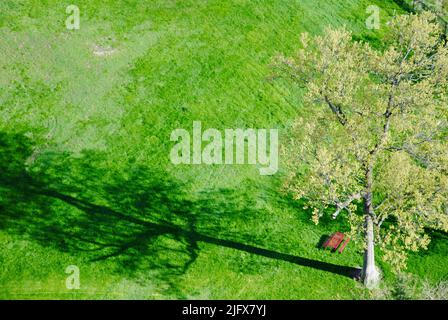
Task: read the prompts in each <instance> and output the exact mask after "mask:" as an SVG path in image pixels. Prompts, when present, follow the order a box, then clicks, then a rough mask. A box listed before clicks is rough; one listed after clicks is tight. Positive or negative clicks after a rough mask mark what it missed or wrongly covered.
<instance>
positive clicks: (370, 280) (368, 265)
mask: <svg viewBox="0 0 448 320" xmlns="http://www.w3.org/2000/svg"><path fill="white" fill-rule="evenodd" d="M372 185H373V167H372V166H371V165H370V166H369V167H368V168H367V170H366V192H365V194H364V215H365V241H366V243H365V246H366V247H365V251H364V266H363V268H362V272H361V277H362V280H363V282H364V285H365V286H366V287H367V288H369V289H373V288H375V287H376V286H377V285H378V284H379V281H380V274H379V272H378V269H377V268H376V265H375V234H374V232H373V227H374V225H373V216H374V215H375V213H374V210H373V203H372V202H373V194H372Z"/></svg>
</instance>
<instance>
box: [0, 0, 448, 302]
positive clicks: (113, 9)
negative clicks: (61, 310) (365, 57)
mask: <svg viewBox="0 0 448 320" xmlns="http://www.w3.org/2000/svg"><path fill="white" fill-rule="evenodd" d="M71 3H72V2H66V1H56V0H54V1H53V0H45V1H43V0H39V1H37V0H35V1H31V0H2V1H1V2H0V69H1V72H0V106H1V108H0V172H1V175H0V243H1V246H0V298H1V299H11V298H12V299H193V298H197V299H334V298H336V299H359V298H362V297H365V298H368V297H369V295H368V293H367V292H366V291H365V290H364V289H363V287H362V286H361V285H360V284H358V283H357V282H356V281H354V280H353V279H351V277H350V274H351V272H352V271H353V270H352V269H353V268H354V267H359V266H360V265H361V264H362V250H361V244H360V243H356V242H350V244H349V245H348V247H347V248H346V250H345V251H344V253H343V254H338V253H331V252H329V251H324V250H322V249H320V248H319V243H320V242H321V241H322V238H323V237H325V236H326V235H328V234H330V233H331V232H334V231H336V230H339V231H347V228H348V226H347V225H346V224H344V223H343V221H341V220H336V221H329V220H328V221H327V220H324V221H322V222H321V223H320V224H319V225H318V226H316V225H314V224H313V223H312V222H311V220H310V213H309V212H307V211H306V210H304V209H303V208H302V207H301V206H300V204H298V203H295V202H294V201H292V200H290V199H289V197H288V196H287V195H285V194H284V193H282V192H281V184H282V175H283V172H282V170H281V167H280V172H279V173H278V174H277V175H274V176H260V175H259V172H258V169H257V167H256V166H253V165H214V166H207V165H191V166H188V165H180V166H174V165H172V164H171V162H170V159H169V154H170V149H171V148H172V146H173V142H171V141H170V133H171V131H172V130H174V129H176V128H185V129H187V130H191V127H192V123H193V121H201V122H202V125H203V127H204V128H216V129H218V130H223V129H226V128H278V129H279V130H280V135H281V136H282V135H286V134H287V129H286V128H287V127H288V125H289V124H290V123H291V121H292V120H293V119H294V117H296V116H297V115H298V114H300V112H301V92H300V90H298V89H297V88H295V87H293V86H292V85H290V84H288V83H286V82H283V81H280V80H279V81H274V80H272V78H271V72H272V71H271V70H270V68H269V63H270V61H271V59H272V57H273V56H274V55H275V54H276V53H277V52H282V53H285V54H292V53H293V52H294V50H295V49H296V48H298V43H299V41H298V40H299V35H300V33H301V32H304V31H308V32H310V33H311V34H319V33H321V32H322V31H323V29H324V28H325V27H326V26H333V27H338V26H342V25H346V26H347V28H349V29H350V30H352V31H353V32H354V34H355V36H356V37H357V38H358V39H365V40H367V41H371V42H372V43H374V44H378V45H379V44H380V43H381V37H382V36H383V32H384V28H382V29H380V30H379V31H374V30H367V29H366V27H365V20H366V18H367V16H368V14H367V13H366V8H367V7H368V6H369V5H372V4H376V5H378V6H379V7H380V8H381V18H382V19H384V20H383V21H384V22H385V21H386V19H387V17H388V16H390V15H392V14H394V13H397V12H401V11H402V9H401V8H400V7H398V5H397V4H396V3H395V2H394V1H379V0H344V1H336V0H335V1H328V0H301V1H298V0H297V1H290V0H231V1H219V0H201V1H197V0H196V1H192V0H191V1H188V0H184V1H175V0H145V1H141V0H108V1H97V0H94V1H93V0H77V1H76V3H75V4H76V5H77V6H78V7H79V9H80V13H81V24H80V29H79V30H67V29H66V28H65V19H66V18H67V16H68V14H67V13H66V12H65V9H66V7H67V5H69V4H71ZM447 246H448V240H447V239H446V236H445V235H443V234H435V236H434V241H433V243H432V245H431V246H430V249H429V250H428V251H425V252H421V253H419V254H414V255H412V256H411V258H410V261H409V270H408V271H409V272H411V273H413V274H415V275H417V276H418V277H420V278H422V279H423V278H426V277H429V280H430V281H434V282H435V281H439V280H441V279H445V278H446V277H447V274H448V270H447V268H446V265H447V263H448V257H447V256H446V251H447ZM70 265H75V266H77V267H78V268H79V270H80V281H81V284H80V289H77V290H69V289H67V287H66V278H67V277H68V274H66V273H65V270H66V268H67V266H70ZM380 265H381V266H382V267H383V270H384V276H385V280H386V282H393V281H394V275H393V274H392V273H391V272H390V271H389V270H388V267H387V266H386V265H383V264H382V263H381V261H380Z"/></svg>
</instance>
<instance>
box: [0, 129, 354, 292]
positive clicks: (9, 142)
mask: <svg viewBox="0 0 448 320" xmlns="http://www.w3.org/2000/svg"><path fill="white" fill-rule="evenodd" d="M33 150H34V149H33V145H32V143H31V141H30V140H29V139H27V138H26V137H24V136H23V135H19V134H17V135H14V134H6V133H0V170H1V173H2V174H1V176H0V192H1V196H0V218H1V219H0V228H1V229H3V230H6V231H7V232H10V233H14V234H19V235H21V236H22V237H24V238H26V239H29V240H32V241H37V242H38V243H40V244H42V245H44V246H49V247H53V248H56V249H58V250H61V251H63V252H69V253H74V254H83V255H86V256H88V257H89V259H90V261H92V262H97V261H104V260H109V261H113V262H114V264H115V265H116V266H117V268H116V270H115V271H116V272H117V273H119V274H120V275H122V276H126V277H132V278H135V279H143V280H142V281H145V280H148V279H150V280H151V281H153V282H154V281H158V282H159V283H160V284H163V287H164V288H165V289H164V290H165V291H164V292H163V293H164V294H169V295H172V296H175V297H177V298H185V296H184V295H183V294H182V290H181V289H180V288H179V287H178V286H177V281H176V279H177V277H179V276H182V275H183V274H185V272H186V271H187V270H188V268H189V267H190V266H191V264H192V263H194V262H195V260H196V258H197V257H198V255H199V252H200V246H199V243H200V242H204V243H208V244H214V245H217V246H222V247H226V248H231V249H235V250H239V251H244V252H247V253H250V254H255V255H258V256H263V257H267V258H271V259H276V260H281V261H286V262H290V263H294V264H297V265H300V266H304V267H309V268H313V269H318V270H322V271H326V272H330V273H333V274H338V275H341V276H346V277H352V275H353V272H354V271H355V270H356V269H354V268H350V267H344V266H339V265H335V264H331V263H326V262H321V261H316V260H312V259H307V258H304V257H297V256H294V255H289V254H286V253H281V252H277V251H274V250H269V249H265V248H261V247H259V246H256V245H253V244H250V243H254V242H255V241H256V239H254V238H253V236H251V235H248V234H246V235H244V234H240V233H239V232H236V231H232V230H229V228H228V222H229V221H232V220H234V219H245V218H246V217H248V216H251V215H256V213H257V211H256V210H255V209H254V208H255V207H256V206H255V205H254V203H253V201H254V200H253V199H251V198H250V195H247V194H244V193H241V192H238V191H235V190H229V189H214V190H207V191H205V192H201V193H199V194H190V193H189V192H188V185H186V184H183V183H180V182H179V181H176V180H175V179H173V178H171V177H169V175H168V174H167V173H166V172H161V171H157V170H154V169H151V168H148V167H141V166H135V165H134V166H129V167H128V168H125V169H117V170H110V168H109V167H108V165H107V156H106V155H104V154H101V153H98V152H83V153H82V154H81V155H78V156H76V157H75V156H73V155H70V154H68V153H57V152H55V153H51V152H47V153H45V154H42V155H40V156H39V158H38V160H36V159H34V151H33ZM30 159H32V160H33V161H34V163H33V164H32V165H30V166H27V165H26V164H27V163H29V162H30Z"/></svg>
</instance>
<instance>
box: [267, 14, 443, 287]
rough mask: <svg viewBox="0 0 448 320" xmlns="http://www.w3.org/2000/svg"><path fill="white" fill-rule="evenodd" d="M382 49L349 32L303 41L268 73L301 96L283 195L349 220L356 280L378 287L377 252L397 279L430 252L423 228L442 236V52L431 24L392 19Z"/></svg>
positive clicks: (287, 147)
mask: <svg viewBox="0 0 448 320" xmlns="http://www.w3.org/2000/svg"><path fill="white" fill-rule="evenodd" d="M388 28H389V30H388V32H387V36H386V38H385V39H384V42H383V44H384V47H383V48H381V49H374V48H372V47H371V46H370V45H369V44H368V43H364V42H361V41H353V40H352V35H351V33H350V32H348V31H347V30H345V29H344V28H343V29H338V30H332V29H327V30H326V31H325V33H324V35H322V36H316V37H314V38H311V37H310V36H309V35H308V34H306V33H305V34H303V35H302V37H301V38H302V45H303V49H301V50H299V52H298V53H297V55H296V56H294V57H285V56H282V55H280V56H278V57H276V59H275V60H274V61H275V63H274V66H275V68H276V70H277V71H278V75H280V76H281V75H286V76H287V78H288V79H291V80H292V81H294V82H295V83H297V84H299V85H301V86H302V87H304V88H305V92H306V93H305V94H304V105H303V108H302V112H301V113H302V115H301V117H300V118H299V119H298V120H297V121H296V122H295V124H294V125H293V126H292V128H291V136H290V138H289V139H288V142H286V143H285V144H284V145H283V148H282V150H283V151H282V152H283V159H286V161H285V163H286V168H288V172H289V173H290V174H289V175H288V178H287V179H286V186H287V189H288V190H289V191H290V192H292V194H293V196H294V198H295V199H302V201H306V203H307V206H309V207H311V208H313V221H314V222H315V223H318V222H319V218H320V217H322V215H324V214H326V213H330V214H332V216H333V218H336V217H338V216H341V217H345V218H346V219H348V221H349V223H350V226H351V234H353V235H354V236H362V237H363V239H364V240H365V254H364V266H363V270H362V279H363V281H364V283H365V285H366V286H367V287H369V288H372V287H375V286H376V285H377V284H378V282H379V278H380V276H379V271H378V269H377V267H376V265H375V255H374V249H375V245H378V246H379V247H380V248H381V252H382V254H383V260H385V261H386V262H389V263H390V264H391V265H392V267H394V268H395V269H396V270H399V269H402V268H405V266H406V258H407V252H409V251H410V250H411V251H417V250H419V249H422V248H427V246H428V243H429V241H430V237H429V236H428V235H427V233H426V232H425V229H426V228H434V229H441V230H444V231H448V205H447V199H448V178H447V173H448V143H447V138H448V108H447V101H448V98H447V93H448V91H447V89H448V47H447V45H446V43H444V41H443V37H442V30H441V27H440V26H439V25H438V24H437V22H436V17H435V16H434V15H433V14H431V13H429V12H424V13H422V14H420V15H405V16H398V17H395V18H394V19H393V20H392V21H391V23H390V24H389V25H388Z"/></svg>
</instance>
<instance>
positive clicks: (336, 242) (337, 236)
mask: <svg viewBox="0 0 448 320" xmlns="http://www.w3.org/2000/svg"><path fill="white" fill-rule="evenodd" d="M344 238H345V241H344V243H342V241H343V240H344ZM349 241H350V238H349V237H345V235H344V234H343V233H341V232H335V233H333V234H332V235H331V236H329V237H328V239H327V240H326V241H325V243H324V244H323V247H324V248H331V249H332V250H334V251H336V250H338V248H339V246H340V245H341V243H342V245H341V247H340V248H339V250H338V252H339V253H342V252H343V251H344V249H345V247H346V246H347V244H348V242H349Z"/></svg>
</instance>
